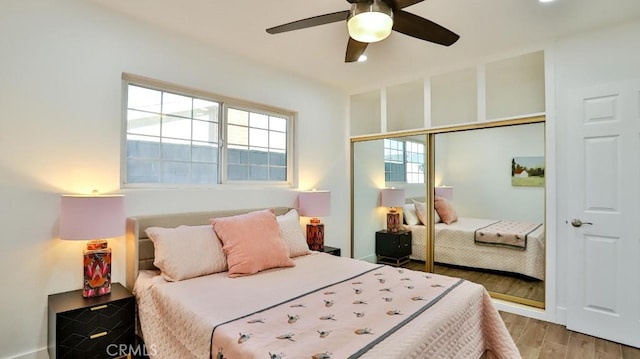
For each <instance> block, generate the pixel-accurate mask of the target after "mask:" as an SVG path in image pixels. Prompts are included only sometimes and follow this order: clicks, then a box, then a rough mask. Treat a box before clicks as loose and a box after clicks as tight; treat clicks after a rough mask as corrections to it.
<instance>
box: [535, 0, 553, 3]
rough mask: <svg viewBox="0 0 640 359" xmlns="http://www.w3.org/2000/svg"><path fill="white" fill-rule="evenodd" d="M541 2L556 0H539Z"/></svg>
mask: <svg viewBox="0 0 640 359" xmlns="http://www.w3.org/2000/svg"><path fill="white" fill-rule="evenodd" d="M538 1H539V2H542V3H545V2H554V1H556V0H538Z"/></svg>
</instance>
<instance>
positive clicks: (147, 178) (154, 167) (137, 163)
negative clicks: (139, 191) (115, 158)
mask: <svg viewBox="0 0 640 359" xmlns="http://www.w3.org/2000/svg"><path fill="white" fill-rule="evenodd" d="M159 169H160V161H153V160H139V159H131V158H129V159H127V182H129V183H158V182H160V173H159Z"/></svg>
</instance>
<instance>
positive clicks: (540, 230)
mask: <svg viewBox="0 0 640 359" xmlns="http://www.w3.org/2000/svg"><path fill="white" fill-rule="evenodd" d="M405 208H407V207H406V206H405ZM409 209H410V207H409ZM501 223H513V222H508V221H501V220H497V219H486V218H474V217H459V218H458V219H457V221H455V222H452V223H450V224H446V223H443V222H439V223H436V224H435V242H434V247H435V250H434V262H436V263H442V264H450V265H457V266H464V267H471V268H480V269H489V270H497V271H502V272H510V273H516V274H521V275H525V276H528V277H531V278H535V279H539V280H544V271H545V266H544V263H545V231H544V225H542V224H529V223H522V224H526V225H529V226H531V227H530V228H531V230H530V231H529V230H528V231H526V233H527V234H526V241H525V242H524V247H521V248H518V247H516V246H511V245H500V244H496V245H491V244H486V243H482V242H481V241H480V240H479V239H478V238H479V236H480V235H481V234H483V230H484V229H488V228H490V226H492V225H499V224H501ZM404 226H405V229H407V230H410V231H411V232H412V251H411V256H410V258H411V259H415V260H419V261H425V260H426V253H427V252H426V238H427V236H426V231H427V229H428V228H429V227H428V226H424V225H422V224H411V225H409V224H405V225H404ZM523 238H524V237H523Z"/></svg>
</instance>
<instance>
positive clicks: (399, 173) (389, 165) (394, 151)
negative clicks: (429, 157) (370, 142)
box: [384, 139, 425, 183]
mask: <svg viewBox="0 0 640 359" xmlns="http://www.w3.org/2000/svg"><path fill="white" fill-rule="evenodd" d="M424 163H425V145H424V143H420V142H416V141H409V140H406V141H405V140H396V139H385V140H384V177H385V181H386V182H403V183H424V168H425V166H424Z"/></svg>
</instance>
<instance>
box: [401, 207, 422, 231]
mask: <svg viewBox="0 0 640 359" xmlns="http://www.w3.org/2000/svg"><path fill="white" fill-rule="evenodd" d="M402 214H403V215H404V221H405V222H407V225H409V226H415V225H417V224H420V220H419V219H418V215H417V213H416V206H415V205H413V204H405V205H404V206H403V207H402Z"/></svg>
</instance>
